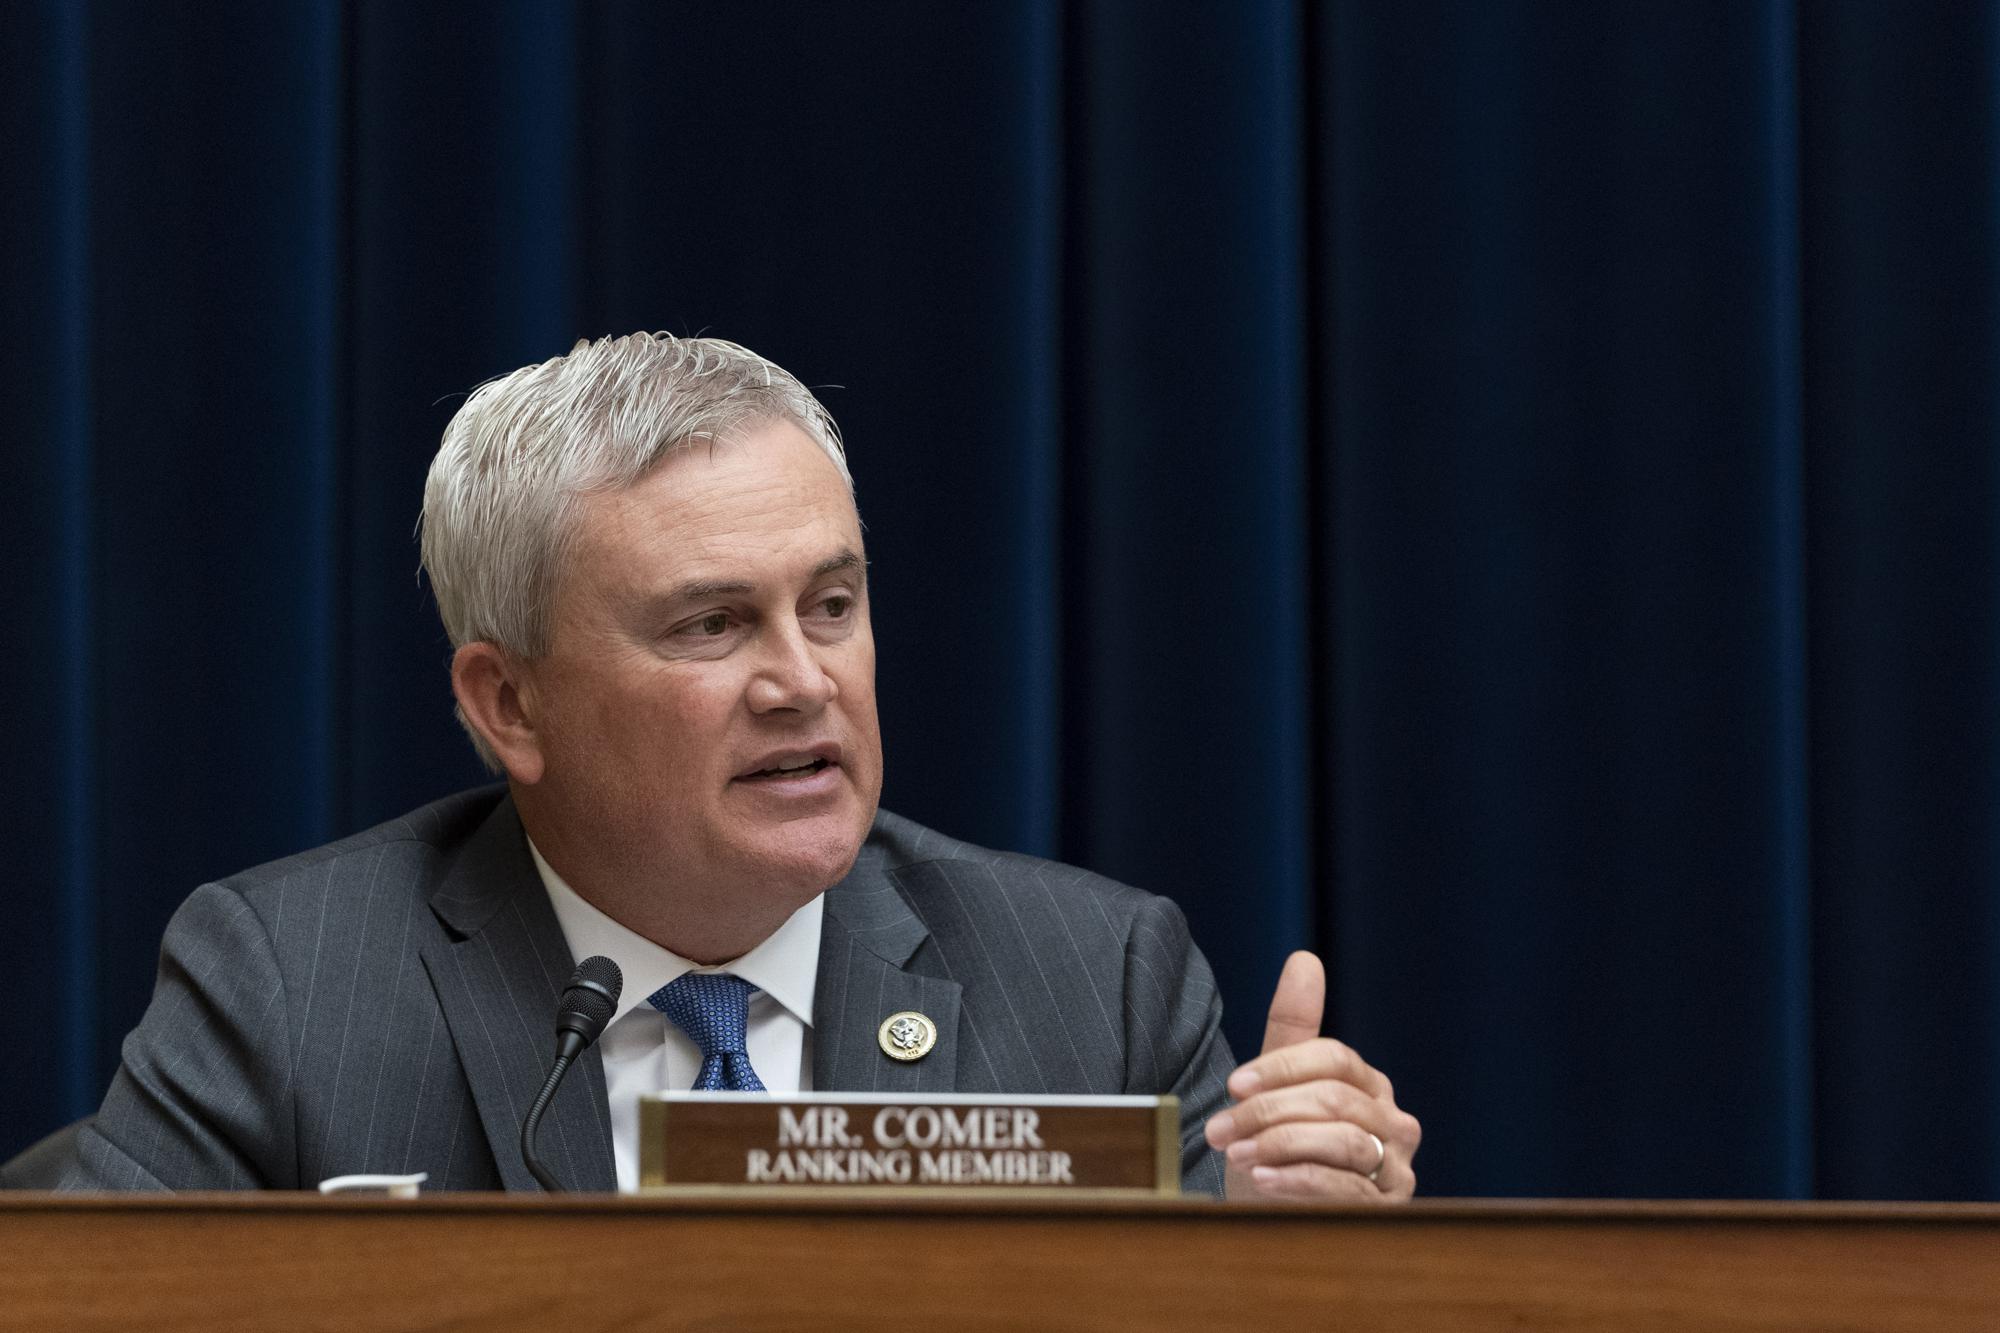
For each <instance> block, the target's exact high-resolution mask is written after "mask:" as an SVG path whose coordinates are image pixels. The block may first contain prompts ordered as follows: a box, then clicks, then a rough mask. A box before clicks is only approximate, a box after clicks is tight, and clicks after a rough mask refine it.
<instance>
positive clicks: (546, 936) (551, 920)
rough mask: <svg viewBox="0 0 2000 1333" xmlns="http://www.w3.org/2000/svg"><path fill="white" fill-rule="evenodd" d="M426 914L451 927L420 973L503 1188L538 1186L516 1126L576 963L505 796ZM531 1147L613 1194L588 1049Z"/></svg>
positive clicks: (601, 1093)
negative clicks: (426, 978)
mask: <svg viewBox="0 0 2000 1333" xmlns="http://www.w3.org/2000/svg"><path fill="white" fill-rule="evenodd" d="M431 909H432V911H434V912H435V913H436V914H437V916H438V918H439V920H441V921H442V922H443V923H444V924H445V926H446V928H447V930H446V937H445V938H444V939H443V940H441V941H440V940H433V941H432V942H431V943H429V944H427V945H426V946H425V947H424V950H423V956H424V966H425V968H426V969H428V971H429V973H430V978H431V985H432V986H433V987H434V988H435V989H436V991H437V997H438V1002H439V1004H440V1005H442V1006H443V1009H444V1015H445V1023H446V1025H447V1027H448V1028H449V1029H450V1031H451V1038H452V1042H453V1044H454V1045H455V1046H456V1047H457V1048H458V1059H459V1064H460V1066H461V1067H462V1068H463V1069H464V1070H465V1078H466V1082H467V1084H468V1085H470V1087H471V1089H472V1099H473V1103H474V1105H476V1106H477V1107H478V1109H479V1122H480V1124H481V1126H482V1127H483V1128H484V1129H485V1131H486V1139H487V1142H488V1144H489V1145H490V1146H491V1147H492V1149H493V1158H494V1161H495V1162H496V1163H497V1164H498V1166H499V1168H500V1177H501V1179H502V1180H503V1181H504V1182H505V1183H506V1185H507V1188H508V1189H515V1190H534V1189H538V1188H539V1186H537V1185H536V1184H535V1179H534V1177H533V1176H531V1175H529V1174H528V1167H527V1163H526V1162H525V1161H524V1160H523V1159H522V1157H521V1147H520V1144H521V1121H522V1119H523V1118H524V1117H525V1116H526V1115H527V1113H528V1108H529V1106H530V1105H531V1104H532V1103H533V1102H534V1099H535V1094H536V1093H537V1092H539V1091H540V1090H541V1086H542V1080H543V1078H544V1077H545V1076H546V1075H547V1073H548V1068H549V1062H550V1060H551V1059H552V1058H553V1057H554V1054H555V1006H556V1000H557V999H558V998H559V997H560V995H561V993H562V987H563V983H564V982H566V981H567V980H569V975H570V972H571V970H572V969H573V967H574V965H575V964H574V961H573V960H572V959H571V958H570V954H569V945H568V943H567V941H566V940H565V939H564V938H563V933H562V926H561V924H560V923H559V922H557V920H556V915H555V909H554V908H552V907H551V906H550V905H549V898H548V894H547V893H546V892H545V891H544V890H543V888H542V883H541V879H540V877H539V876H537V875H536V874H535V868H534V863H533V862H532V861H531V860H530V859H529V856H528V846H527V835H526V834H525V833H524V832H523V831H522V829H521V821H520V817H519V815H517V814H516V813H515V810H514V803H513V801H512V800H511V799H507V800H502V801H501V802H500V804H499V806H498V807H496V808H495V809H494V811H493V813H492V815H490V816H489V817H488V818H487V820H486V822H485V824H483V825H481V826H480V828H479V830H478V832H476V833H474V834H473V836H472V837H471V838H470V839H469V840H468V841H467V842H466V845H465V847H464V849H463V850H462V851H461V852H460V853H459V857H458V860H457V862H456V863H455V864H454V865H453V866H452V867H451V869H450V870H449V871H448V872H447V873H446V875H445V878H444V881H443V882H442V884H440V885H439V887H438V891H437V892H436V893H435V894H433V895H432V896H431ZM536 1146H537V1148H538V1149H539V1151H540V1153H541V1157H542V1160H543V1161H544V1162H545V1163H547V1164H548V1167H549V1169H550V1170H551V1171H553V1172H554V1173H555V1176H556V1179H557V1180H559V1181H561V1182H562V1183H563V1184H564V1185H566V1186H568V1187H569V1188H570V1189H573V1190H615V1189H616V1188H617V1187H618V1181H617V1169H616V1166H615V1163H614V1159H613V1157H612V1153H611V1120H610V1114H609V1110H608V1100H607V1096H606V1093H605V1087H604V1064H603V1061H602V1060H601V1059H600V1058H599V1056H598V1053H597V1051H596V1049H595V1048H593V1049H591V1050H589V1051H586V1052H585V1053H584V1056H583V1058H582V1059H581V1060H580V1061H578V1063H577V1067H575V1068H573V1069H572V1070H571V1071H570V1074H569V1077H568V1078H567V1079H566V1080H565V1082H564V1084H563V1087H562V1091H561V1092H559V1093H557V1094H556V1099H555V1101H554V1102H553V1103H552V1104H551V1105H550V1106H549V1109H548V1111H547V1112H546V1114H544V1116H543V1118H542V1129H541V1134H540V1135H539V1137H538V1138H537V1139H536Z"/></svg>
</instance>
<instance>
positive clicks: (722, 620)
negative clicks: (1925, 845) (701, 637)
mask: <svg viewBox="0 0 2000 1333" xmlns="http://www.w3.org/2000/svg"><path fill="white" fill-rule="evenodd" d="M693 628H694V631H695V633H697V634H705V635H707V636H708V637H710V638H715V637H717V636H719V635H723V634H727V633H729V613H728V612H727V611H711V612H710V613H709V614H707V615H705V616H703V617H702V618H701V619H700V620H697V621H695V622H694V626H693Z"/></svg>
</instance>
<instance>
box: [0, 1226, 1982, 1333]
mask: <svg viewBox="0 0 2000 1333" xmlns="http://www.w3.org/2000/svg"><path fill="white" fill-rule="evenodd" d="M114 1327H116V1328H131V1327H143V1328H145V1329H147V1330H149V1333H168V1331H169V1330H177V1329H197V1328H199V1329H238V1328H242V1329H250V1328H287V1329H309V1328H342V1329H347V1328H363V1327H366V1328H396V1329H417V1328H453V1327H460V1328H473V1327H478V1328H482V1329H484V1328H524V1327H535V1328H552V1329H561V1330H563V1333H581V1331H582V1330H589V1329H614V1328H615V1329H631V1328H685V1329H773V1330H775V1329H819V1328H870V1329H888V1330H902V1329H909V1330H916V1329H932V1328H966V1329H1005V1328H1044V1329H1106V1328H1118V1329H1129V1328H1148V1327H1188V1328H1202V1329H1237V1328H1241V1329H1258V1330H1269V1329H1284V1328H1304V1327H1312V1328H1341V1329H1399V1330H1430V1329H1451V1330H1476V1329H1500V1328H1505V1329H1522V1328H1531V1329H1532V1328H1561V1329H1620V1330H1643V1329H1717V1328H1719V1329H1732V1330H1749V1329H1779V1328H1784V1329H1807V1328H1809V1329H1815V1330H1834V1329H1854V1330H1892V1329H2000V1206H1994V1205H1977V1204H1968V1205H1923V1204H1761V1203H1579V1202H1541V1201H1534V1202H1526V1201H1524V1202H1511V1201H1462V1200H1425V1201H1420V1202H1418V1203H1416V1204H1413V1205H1410V1206H1408V1207H1403V1208H1393V1209H1367V1208H1330V1207H1244V1206H1238V1205H1222V1204H1217V1203H1213V1202H1209V1201H1204V1200H1135V1201H1132V1202H1117V1203H1088V1204H1085V1203H1066V1202H1061V1201H1056V1202H1049V1201H1040V1200H1025V1199H1019V1200H1009V1199H1005V1198H991V1197H982V1198H979V1199H976V1200H967V1199H964V1198H962V1197H955V1198H937V1199H918V1200H912V1199H907V1198H903V1199H894V1200H879V1199H878V1200H868V1199H858V1198H853V1197H848V1198H828V1197H825V1196H823V1195H807V1196H803V1197H801V1196H799V1195H796V1194H788V1195H786V1196H784V1197H775V1196H774V1197H772V1198H769V1199H755V1200H742V1199H704V1200H699V1201H680V1200H675V1201H666V1200H658V1199H640V1198H614V1197H602V1196H579V1197H570V1198H559V1199H541V1198H519V1197H511V1196H499V1195H491V1196H488V1195H432V1196H428V1197H425V1198H422V1199H418V1200H414V1201H411V1202H391V1201H387V1200H377V1199H367V1200H341V1199H323V1198H320V1197H318V1196H314V1195H273V1194H264V1195H252V1194H234V1195H216V1194H208V1195H175V1196H156V1197H133V1196H125V1197H101V1198H84V1197H60V1198H58V1197H51V1196H47V1195H6V1194H0V1328H9V1329H12V1328H23V1329H29V1328H32V1329H51V1328H82V1329H91V1328H114Z"/></svg>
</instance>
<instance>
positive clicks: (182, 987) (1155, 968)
mask: <svg viewBox="0 0 2000 1333" xmlns="http://www.w3.org/2000/svg"><path fill="white" fill-rule="evenodd" d="M572 966H573V962H572V960H571V958H570V956H569V949H568V946H567V944H566V943H565V941H564V938H563V934H562V928H561V927H560V926H559V925H558V924H557V922H556V918H555V913H554V910H553V909H552V908H551V907H550V906H549V901H548V895H547V894H546V893H545V892H544V891H543V889H542V886H541V881H540V879H539V878H538V877H537V876H536V874H535V870H534V866H533V863H532V862H531V861H530V859H529V856H528V852H527V843H526V839H525V837H524V835H523V833H522V830H521V824H520V820H519V817H518V816H517V815H516V814H515V811H514V805H513V802H512V801H511V800H510V799H508V798H507V797H506V795H505V793H504V791H503V790H502V789H500V788H497V787H489V788H483V789H480V790H477V791H471V792H464V793H461V794H459V795H457V796H452V797H448V798H446V799H445V800H442V801H439V802H437V803H435V804H433V805H429V806H425V807H424V808H422V809H420V810H417V811H414V812H412V813H411V814H409V815H406V816H404V817H403V818H401V819H397V820H393V821H391V822H390V823H387V824H383V825H380V826H378V827H376V828H373V829H370V830H368V831H367V832H365V833H360V834H357V835H356V836H354V837H351V838H348V839H346V840H344V841H342V842H337V843H333V844H331V845H329V846H326V847H322V848H318V849H316V850H314V851H310V852H305V853H302V854H300V855H298V856H294V857H290V858H288V859H286V860H283V861H277V862H274V863H272V864H270V865H267V866H262V867H259V868H257V869H254V870H249V871H245V872H244V873H243V874H240V875H236V876H234V877H232V878H230V879H227V880H223V881H221V882H219V883H215V884H208V885H204V886H203V887H202V888H200V889H198V890H196V891H195V893H194V895H193V896H192V897H191V898H189V899H188V901H187V902H186V903H185V904H184V905H183V906H182V907H181V909H180V911H179V912H178V913H177V914H176V915H175V917H174V919H173V921H172V923H171V924H170V925H169V926H168V927H167V934H166V939H165V941H164V943H163V944H162V946H161V955H160V974H159V980H158V983H157V985H156V987H155V990H154V993H153V1001H152V1004H151V1006H150V1008H148V1010H147V1011H146V1015H145V1018H144V1019H143V1020H142V1021H141V1022H140V1024H139V1026H138V1028H136V1029H135V1030H134V1031H133V1032H132V1034H131V1035H130V1036H129V1037H128V1038H126V1041H125V1048H124V1058H123V1061H122V1063H121V1065H120V1068H119V1070H118V1073H117V1075H116V1076H115V1078H114V1079H113V1081H112V1084H111V1089H110V1091H109V1093H108V1094H107V1095H106V1097H105V1100H104V1105H103V1108H102V1109H101V1110H100V1111H99V1112H98V1114H97V1115H96V1117H95V1118H94V1119H93V1120H92V1121H91V1122H90V1123H89V1124H88V1125H86V1126H85V1128H84V1129H83V1131H82V1132H81V1133H80V1134H79V1135H78V1136H77V1140H76V1146H75V1155H74V1157H73V1159H72V1160H71V1161H70V1162H69V1163H68V1164H67V1165H66V1167H65V1169H64V1172H63V1188H67V1189H161V1188H166V1189H228V1188H257V1187H263V1188H271V1189H299V1188H305V1189H310V1188H313V1187H314V1186H315V1185H317V1183H318V1182H319V1181H321V1180H323V1179H326V1178H327V1177H330V1176H337V1175H345V1174H349V1173H352V1172H362V1171H370V1172H414V1171H427V1172H429V1173H430V1181H429V1184H428V1186H427V1188H430V1189H498V1188H507V1189H533V1188H535V1184H534V1181H533V1180H532V1178H531V1177H530V1176H529V1175H528V1172H527V1168H526V1167H525V1165H524V1164H523V1163H522V1160H521V1154H520V1149H519V1137H520V1124H521V1118H522V1116H523V1115H524V1114H525V1113H526V1111H527V1109H528V1104H529V1102H530V1101H531V1100H532V1099H533V1097H534V1094H535V1092H536V1090H537V1089H538V1088H539V1087H540V1084H541V1081H542V1076H543V1074H544V1073H545V1072H546V1069H547V1065H548V1061H549V1059H550V1057H551V1054H552V1050H553V1046H554V1028H553V1016H554V1012H555V1003H556V997H557V995H558V993H559V992H560V990H561V987H562V984H563V982H564V981H566V980H567V979H568V977H569V973H570V970H571V968H572ZM900 1009H915V1010H919V1011H920V1012H922V1013H925V1014H928V1015H930V1016H931V1018H933V1019H934V1020H936V1022H937V1025H938V1031H939V1041H938V1044H937V1047H936V1049H934V1050H933V1051H932V1052H931V1053H930V1055H928V1056H927V1057H925V1058H924V1059H922V1060H919V1061H916V1062H915V1063H911V1064H904V1063H900V1062H897V1061H893V1060H890V1059H889V1058H888V1057H887V1056H885V1055H883V1054H882V1053H881V1051H880V1050H879V1048H878V1047H877V1045H876V1040H875V1032H876V1028H877V1026H878V1025H879V1024H880V1022H881V1020H882V1019H883V1017H885V1016H886V1015H888V1014H891V1013H894V1012H895V1011H897V1010H900ZM1221 1012H1222V1005H1221V1001H1220V1000H1219V998H1218V997H1217V995H1216V991H1215V985H1214V981H1213V978H1212V977H1211V975H1210V973H1209V969H1208V964H1207V963H1206V962H1205V961H1204V960H1203V958H1202V956H1201V954H1200V952H1199V951H1198V950H1197V949H1196V948H1195V947H1194V945H1193V944H1192V943H1191V942H1190V940H1189V938H1188V933H1187V925H1186V922H1185V921H1184V920H1183V918H1182V916H1181V914H1180V912H1179V910H1178V909H1177V908H1175V907H1174V905H1173V904H1172V903H1170V902H1168V901H1167V900H1166V899H1163V898H1157V897H1154V896H1152V895H1150V894H1145V893H1141V892H1139V891H1138V890H1136V889H1130V888H1126V887H1124V886H1123V885H1119V884H1114V883H1112V882H1111V881H1109V880H1106V879H1103V878H1100V877H1098V876H1096V875H1092V874H1090V873H1088V872H1086V871H1082V870H1077V869H1074V868H1072V867H1069V866H1062V865H1057V864H1055V863H1053V862H1048V861H1040V860H1036V859H1034V858H1031V857H1025V856H1015V855H1010V854H1005V853H1000V852H991V851H986V850H984V849H981V848H977V847H972V846H969V845H967V844H965V843H962V842H957V841H955V840H953V839H950V838H947V837H944V836H942V835H941V834H938V833H934V832H932V831H931V830H929V829H926V828H923V827H922V826H920V825H917V824H914V823H912V822H910V821H909V820H907V819H902V818H900V817H898V816H896V815H892V814H889V813H887V812H883V813H882V814H880V815H879V816H878V818H877V819H876V823H875V828H874V831H873V833H872V834H871V835H870V837H869V839H868V842H867V844H866V845H865V847H864V848H863V849H862V852H861V856H860V858H859V859H858V860H857V861H856V863H855V866H854V869H853V870H852V871H851V872H850V873H849V874H848V875H847V877H846V878H845V879H843V880H842V881H841V882H840V883H839V884H837V885H835V886H834V887H833V888H832V889H830V890H828V892H827V898H826V914H825V919H824V926H823V929H822V932H821V938H820V961H819V983H818V988H817V998H816V999H815V1002H814V1006H813V1032H814V1045H813V1082H814V1085H815V1086H816V1087H818V1088H821V1089H826V1090H847V1091H856V1090H865V1089H876V1090H881V1091H907V1092H910V1093H912V1094H921V1093H927V1092H929V1093H938V1092H953V1091H957V1092H994V1093H1023V1092H1069V1093H1117V1092H1126V1093H1163V1092H1173V1093H1176V1094H1178V1095H1179V1096H1180V1098H1181V1105H1182V1122H1181V1140H1182V1144H1181V1148H1182V1153H1181V1160H1182V1170H1183V1176H1184V1181H1185V1184H1186V1186H1187V1187H1188V1188H1189V1189H1200V1190H1206V1191H1209V1192H1211V1193H1219V1192H1220V1190H1221V1186H1222V1167H1221V1162H1220V1159H1219V1158H1218V1157H1217V1156H1216V1155H1215V1154H1214V1153H1212V1152H1210V1151H1209V1150H1208V1149H1207V1147H1206V1145H1205V1144H1204V1142H1203V1140H1202V1136H1201V1126H1202V1124H1203V1122H1204V1121H1205V1120H1206V1119H1207V1117H1208V1116H1209V1115H1210V1114H1212V1113H1213V1112H1215V1111H1216V1110H1218V1109H1220V1108H1221V1106H1222V1105H1223V1102H1224V1092H1223V1086H1222V1085H1223V1080H1224V1079H1225V1078H1226V1077H1227V1076H1228V1073H1229V1071H1230V1069H1231V1068H1232V1067H1233V1062H1232V1059H1231V1056H1230V1053H1229V1047H1228V1044H1227V1042H1226V1041H1225V1040H1224V1039H1223V1036H1222V1033H1221V1030H1220V1028H1219V1026H1218V1023H1219V1020H1220V1017H1221ZM540 1146H541V1150H542V1154H543V1156H544V1158H545V1159H546V1160H547V1162H548V1163H549V1165H550V1167H551V1169H553V1170H554V1172H555V1174H556V1176H557V1178H558V1179H560V1180H562V1181H563V1182H564V1183H565V1184H567V1185H569V1186H570V1187H571V1188H573V1189H584V1190H609V1189H612V1188H615V1181H614V1176H613V1166H612V1154H611V1131H610V1120H609V1116H608V1111H607V1107H606V1102H605V1091H604V1070H603V1066H602V1064H601V1063H600V1062H599V1060H598V1057H597V1052H596V1051H595V1050H592V1051H591V1052H589V1053H588V1054H587V1056H586V1057H585V1059H584V1061H583V1062H581V1064H580V1066H579V1068H578V1069H577V1070H575V1071H574V1072H573V1073H572V1075H571V1077H570V1079H569V1081H568V1082H567V1083H566V1084H565V1085H564V1087H563V1090H562V1092H561V1093H560V1094H559V1095H558V1096H557V1098H556V1100H555V1103H554V1105H553V1106H552V1107H551V1108H550V1110H549V1113H548V1116H547V1118H546V1119H545V1120H544V1122H543V1127H542V1134H541V1140H540Z"/></svg>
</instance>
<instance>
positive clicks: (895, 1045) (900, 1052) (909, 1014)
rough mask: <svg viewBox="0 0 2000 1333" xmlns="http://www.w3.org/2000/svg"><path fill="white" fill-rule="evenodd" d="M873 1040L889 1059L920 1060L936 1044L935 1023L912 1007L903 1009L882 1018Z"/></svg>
mask: <svg viewBox="0 0 2000 1333" xmlns="http://www.w3.org/2000/svg"><path fill="white" fill-rule="evenodd" d="M875 1040H876V1041H878V1042H880V1043H881V1044H882V1054H884V1055H886V1056H888V1057H889V1058H890V1059H891V1060H921V1059H923V1058H924V1057H925V1056H927V1055H929V1054H930V1053H931V1047H933V1046H935V1045H937V1024H935V1023H933V1022H931V1021H930V1019H928V1018H926V1017H924V1016H923V1015H922V1014H920V1013H918V1012H917V1011H916V1010H914V1009H905V1010H904V1011H903V1012H902V1013H900V1014H890V1015H889V1016H888V1017H887V1018H885V1019H883V1020H882V1026H881V1027H880V1028H879V1029H877V1031H876V1033H875Z"/></svg>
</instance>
